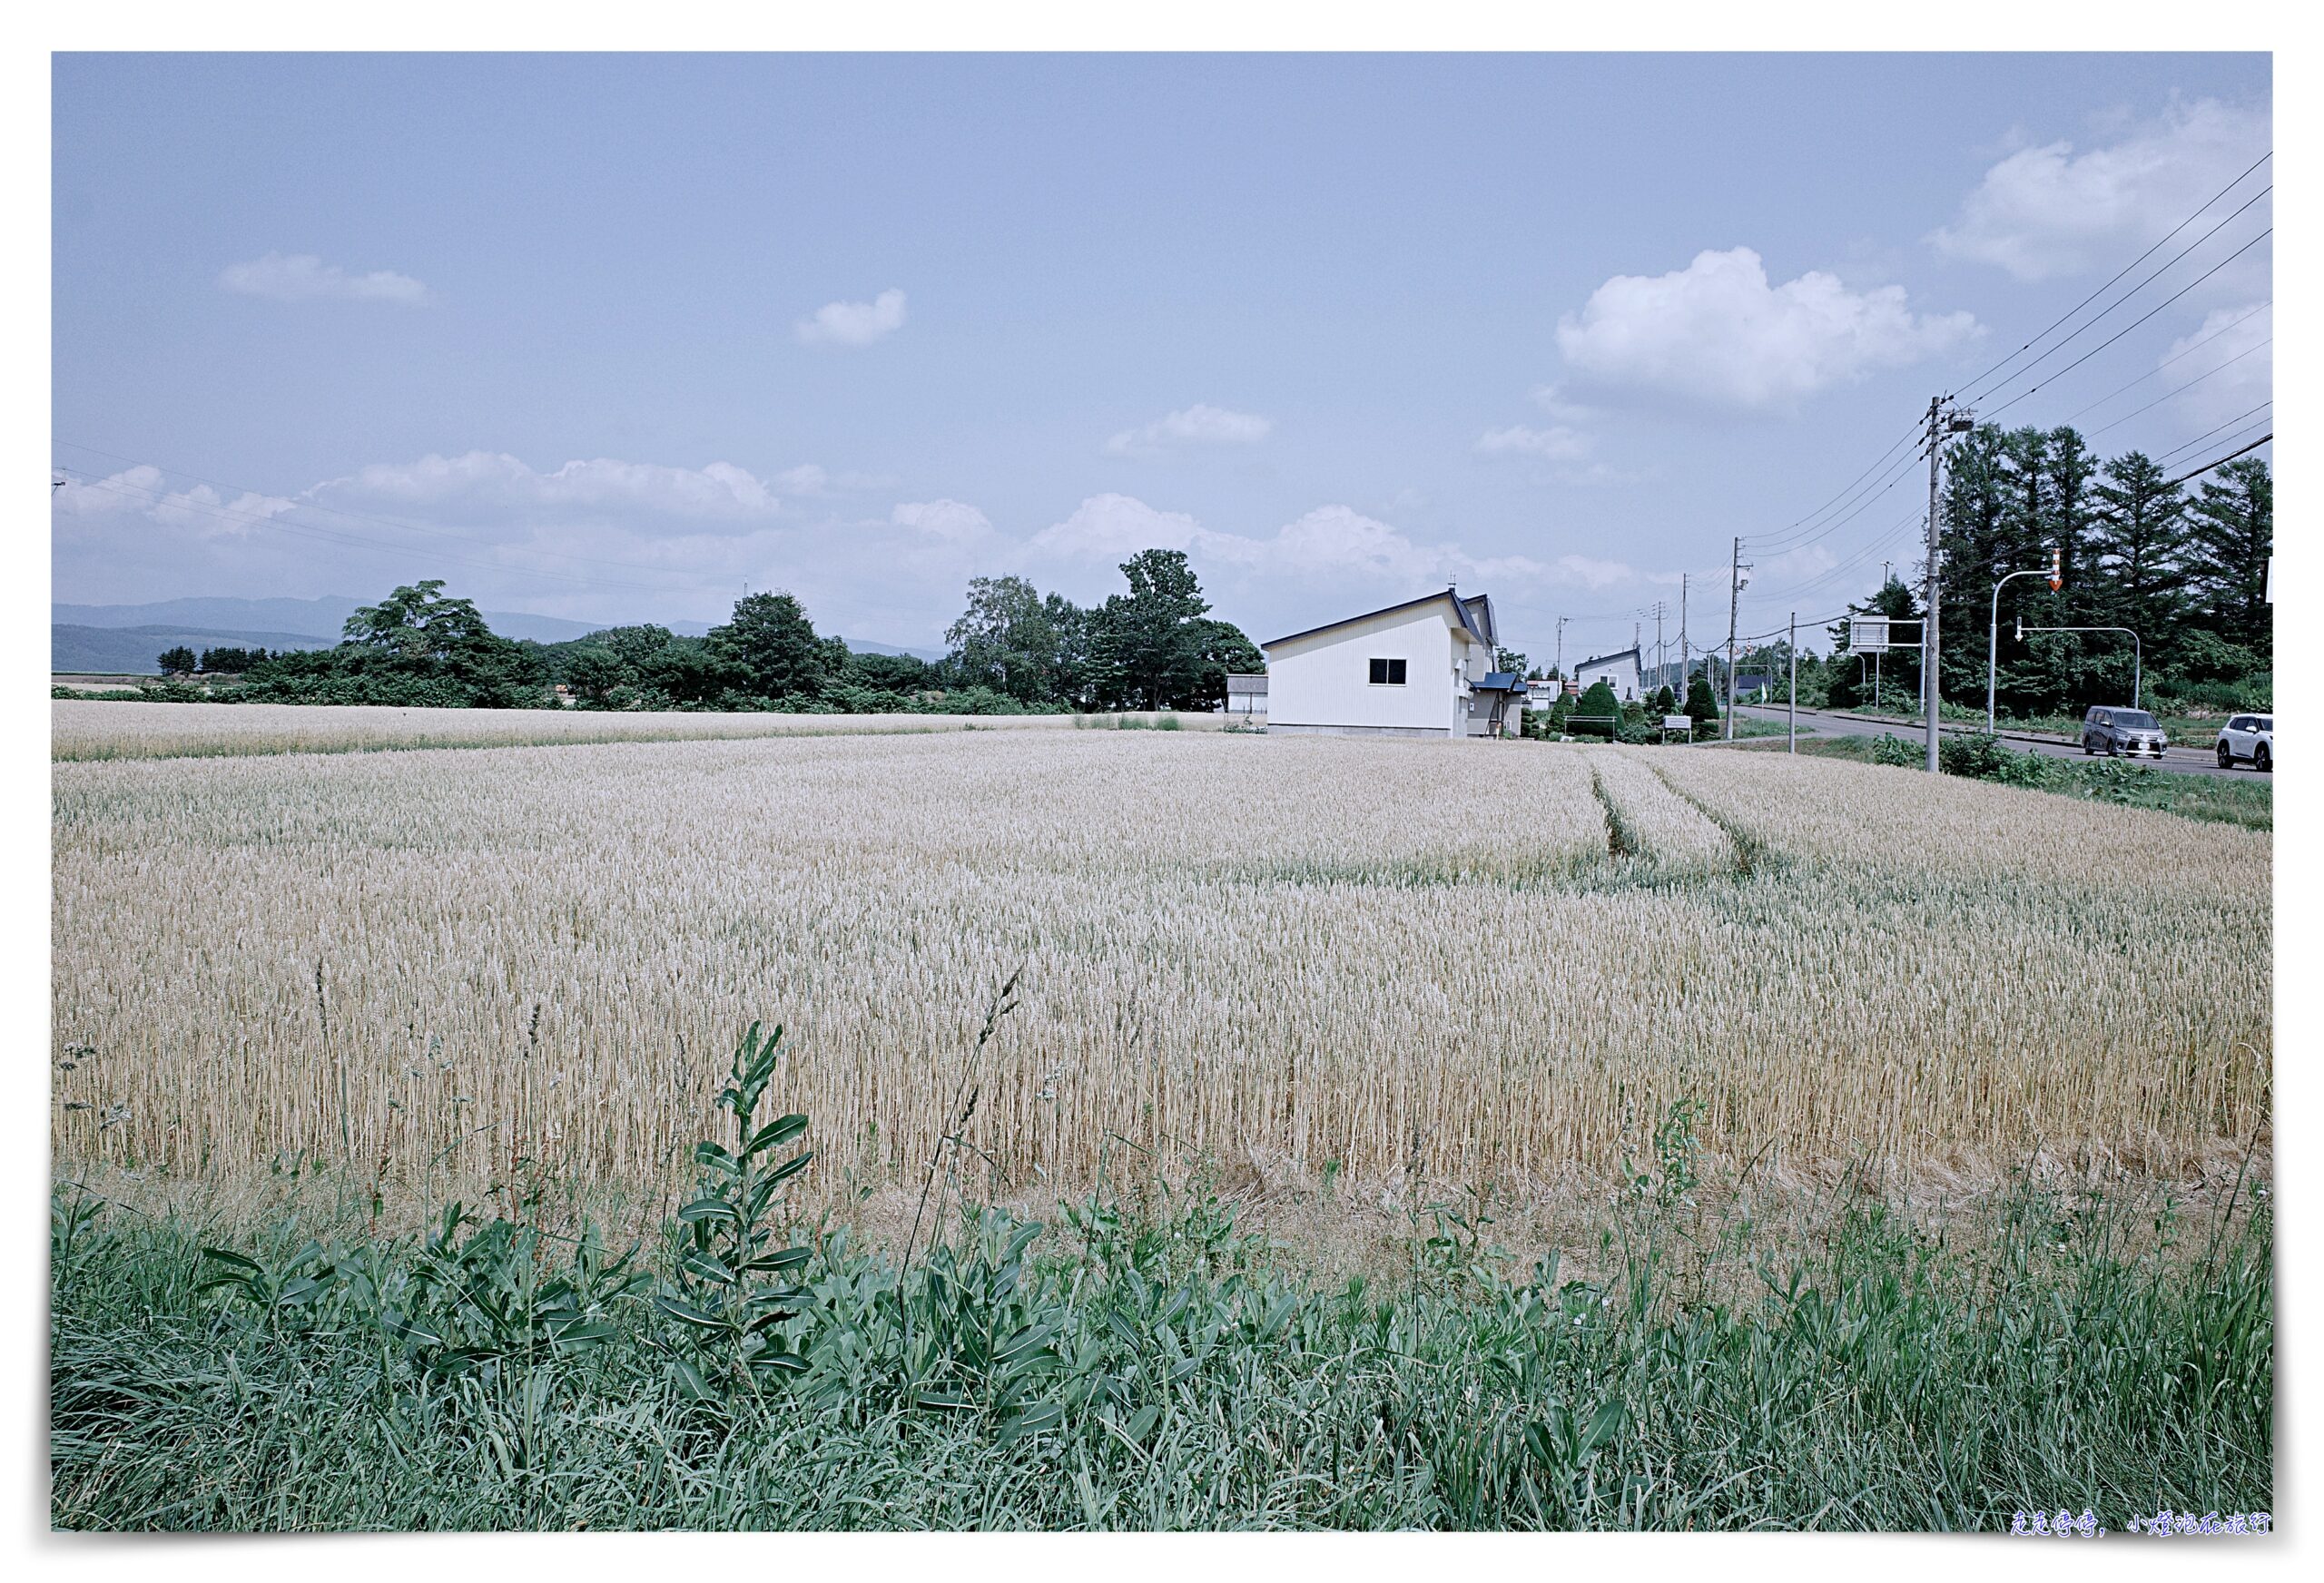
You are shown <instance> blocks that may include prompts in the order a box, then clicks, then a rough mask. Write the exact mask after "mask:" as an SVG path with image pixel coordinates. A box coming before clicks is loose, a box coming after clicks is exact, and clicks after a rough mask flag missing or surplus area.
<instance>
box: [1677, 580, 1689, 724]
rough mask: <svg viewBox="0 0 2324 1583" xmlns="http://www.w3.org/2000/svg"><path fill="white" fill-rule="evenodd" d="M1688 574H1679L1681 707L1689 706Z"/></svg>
mask: <svg viewBox="0 0 2324 1583" xmlns="http://www.w3.org/2000/svg"><path fill="white" fill-rule="evenodd" d="M1687 684H1688V679H1687V574H1686V573H1684V572H1681V573H1679V707H1680V708H1681V709H1684V708H1685V707H1686V706H1687Z"/></svg>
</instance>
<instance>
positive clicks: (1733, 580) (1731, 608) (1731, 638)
mask: <svg viewBox="0 0 2324 1583" xmlns="http://www.w3.org/2000/svg"><path fill="white" fill-rule="evenodd" d="M1742 598H1743V541H1742V540H1741V539H1740V538H1738V539H1737V540H1736V541H1735V551H1734V556H1733V558H1732V559H1731V560H1729V561H1728V569H1727V740H1728V742H1733V741H1734V740H1735V615H1736V610H1737V608H1738V605H1740V603H1741V601H1742Z"/></svg>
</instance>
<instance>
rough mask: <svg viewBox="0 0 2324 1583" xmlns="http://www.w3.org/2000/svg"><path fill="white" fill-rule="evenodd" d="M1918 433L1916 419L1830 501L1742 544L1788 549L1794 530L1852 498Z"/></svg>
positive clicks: (1755, 547) (1754, 546) (1918, 426)
mask: <svg viewBox="0 0 2324 1583" xmlns="http://www.w3.org/2000/svg"><path fill="white" fill-rule="evenodd" d="M1918 433H1920V423H1919V420H1918V419H1915V421H1914V423H1913V425H1912V427H1911V428H1907V429H1905V432H1904V433H1903V434H1902V435H1900V436H1899V437H1897V438H1896V440H1895V441H1894V442H1892V443H1891V444H1890V445H1889V447H1888V448H1887V449H1886V450H1885V451H1882V452H1881V453H1880V455H1879V457H1878V458H1877V459H1876V460H1875V461H1874V462H1873V464H1872V466H1870V467H1866V468H1865V470H1864V471H1863V472H1861V473H1858V474H1857V475H1856V477H1853V478H1851V479H1849V480H1848V482H1847V486H1846V487H1845V488H1843V489H1842V490H1841V491H1840V492H1839V493H1838V494H1837V495H1835V496H1833V497H1832V498H1831V499H1829V500H1827V501H1826V502H1824V504H1823V505H1821V506H1817V508H1816V509H1815V510H1813V511H1811V512H1809V513H1808V514H1807V516H1803V517H1801V518H1800V519H1799V520H1798V521H1797V522H1795V523H1792V524H1791V525H1790V526H1787V527H1785V528H1783V529H1781V530H1779V531H1778V532H1777V533H1775V534H1772V535H1770V536H1768V537H1766V538H1751V539H1747V540H1745V541H1744V542H1746V543H1747V544H1748V545H1750V546H1752V547H1753V548H1754V549H1773V550H1783V549H1787V548H1790V547H1791V546H1790V544H1789V543H1788V540H1789V538H1790V536H1791V535H1792V534H1793V532H1794V530H1796V529H1797V528H1801V527H1804V526H1807V525H1808V524H1809V523H1812V522H1814V521H1815V520H1816V518H1817V517H1819V516H1823V515H1824V514H1825V513H1826V512H1827V511H1829V510H1831V509H1832V508H1833V507H1834V506H1838V505H1840V504H1841V503H1842V502H1843V501H1845V500H1846V499H1848V498H1849V497H1852V496H1853V495H1854V494H1855V493H1856V486H1857V485H1859V484H1861V483H1863V482H1864V481H1865V480H1866V478H1869V477H1872V475H1873V474H1875V473H1876V472H1878V471H1879V470H1880V469H1881V468H1882V467H1885V466H1886V465H1887V461H1888V458H1889V457H1892V456H1894V455H1896V447H1898V446H1901V445H1904V444H1905V442H1906V441H1908V440H1910V439H1911V438H1913V437H1914V436H1915V435H1917V434H1918Z"/></svg>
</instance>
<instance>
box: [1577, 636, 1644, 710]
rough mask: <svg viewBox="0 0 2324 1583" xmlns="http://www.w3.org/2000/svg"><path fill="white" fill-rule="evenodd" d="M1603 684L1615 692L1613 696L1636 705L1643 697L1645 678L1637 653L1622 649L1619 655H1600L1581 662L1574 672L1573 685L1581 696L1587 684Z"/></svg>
mask: <svg viewBox="0 0 2324 1583" xmlns="http://www.w3.org/2000/svg"><path fill="white" fill-rule="evenodd" d="M1595 682H1603V683H1606V685H1607V686H1609V687H1611V688H1612V689H1613V690H1614V696H1615V697H1616V698H1619V699H1620V700H1621V701H1622V702H1623V703H1637V702H1639V700H1640V699H1641V698H1644V697H1645V696H1646V677H1645V675H1644V674H1643V672H1642V671H1641V670H1640V666H1639V654H1638V650H1636V649H1634V648H1633V649H1624V650H1623V651H1622V652H1621V653H1620V654H1600V655H1599V656H1598V657H1597V658H1596V659H1594V660H1584V661H1582V662H1581V664H1578V665H1576V666H1574V668H1573V684H1574V685H1575V686H1576V687H1578V688H1580V689H1581V691H1582V692H1584V693H1587V692H1589V691H1590V684H1591V683H1595Z"/></svg>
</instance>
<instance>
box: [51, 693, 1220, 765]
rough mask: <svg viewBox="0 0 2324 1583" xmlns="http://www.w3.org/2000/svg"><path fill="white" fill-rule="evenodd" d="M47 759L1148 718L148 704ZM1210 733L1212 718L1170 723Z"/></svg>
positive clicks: (105, 718)
mask: <svg viewBox="0 0 2324 1583" xmlns="http://www.w3.org/2000/svg"><path fill="white" fill-rule="evenodd" d="M49 707H50V709H51V712H52V713H51V715H50V721H49V752H50V756H51V757H53V758H55V759H60V760H64V761H69V762H78V761H85V760H92V759H167V758H220V757H225V758H231V757H237V756H240V755H242V754H247V753H359V752H377V751H379V750H382V749H388V748H494V747H542V746H548V745H551V744H556V743H578V742H701V741H706V740H716V739H720V738H726V737H765V736H785V737H788V736H871V735H881V734H887V733H929V732H939V731H1040V730H1049V731H1055V730H1060V729H1064V728H1068V727H1071V726H1074V725H1077V724H1084V723H1091V722H1101V723H1105V724H1108V725H1114V724H1118V723H1123V722H1135V723H1140V724H1148V723H1153V722H1155V721H1156V720H1157V719H1159V718H1162V717H1160V716H1157V715H1152V714H1130V715H1072V714H976V715H970V714H770V713H739V714H719V713H709V712H697V711H693V710H674V711H669V712H666V713H655V712H652V711H625V712H617V713H615V712H607V711H605V710H585V709H389V708H374V707H369V706H361V705H356V706H348V707H333V708H320V707H315V706H311V705H308V704H299V703H143V702H137V701H130V700H122V701H118V702H103V703H99V702H91V701H88V700H72V699H65V700H60V701H58V702H56V703H52V704H51V705H50V706H49ZM1173 718H1177V719H1178V720H1179V722H1180V724H1181V726H1182V727H1184V728H1187V729H1194V730H1204V729H1208V730H1213V731H1216V730H1219V729H1222V728H1223V727H1224V726H1225V725H1226V723H1227V717H1226V716H1225V715H1221V714H1211V715H1202V714H1189V715H1185V716H1178V717H1173Z"/></svg>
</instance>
